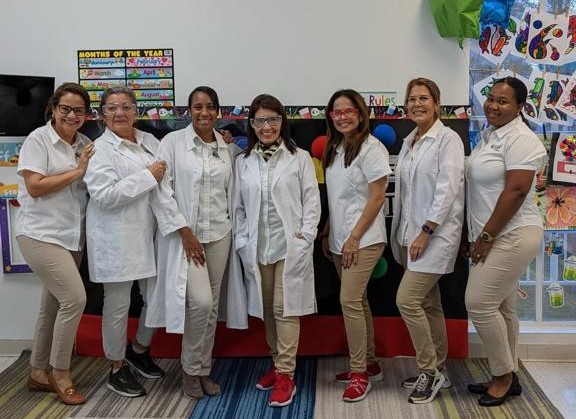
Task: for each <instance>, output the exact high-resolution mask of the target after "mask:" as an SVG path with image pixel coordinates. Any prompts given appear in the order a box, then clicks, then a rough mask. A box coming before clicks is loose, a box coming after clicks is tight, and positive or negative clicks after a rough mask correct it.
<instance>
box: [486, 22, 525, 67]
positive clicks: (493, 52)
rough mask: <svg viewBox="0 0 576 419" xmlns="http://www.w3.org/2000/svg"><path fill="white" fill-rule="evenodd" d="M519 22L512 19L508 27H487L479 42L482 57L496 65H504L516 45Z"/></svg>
mask: <svg viewBox="0 0 576 419" xmlns="http://www.w3.org/2000/svg"><path fill="white" fill-rule="evenodd" d="M517 22H518V21H517V20H515V19H513V18H510V20H509V23H508V26H507V27H502V26H499V25H488V26H485V27H484V28H483V29H482V31H481V33H480V38H479V39H478V41H477V42H478V48H479V49H480V52H479V54H480V56H481V57H483V58H486V59H487V60H488V61H490V62H492V63H494V64H498V63H502V62H503V61H504V59H505V58H506V57H507V56H508V54H510V51H511V50H512V47H513V45H514V37H515V36H516V33H517V28H518V23H517Z"/></svg>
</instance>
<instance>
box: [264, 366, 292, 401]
mask: <svg viewBox="0 0 576 419" xmlns="http://www.w3.org/2000/svg"><path fill="white" fill-rule="evenodd" d="M295 393H296V383H295V382H294V379H293V378H292V377H290V376H289V375H288V374H282V373H280V372H276V381H275V382H274V388H273V389H272V393H270V398H269V399H268V404H269V405H270V406H272V407H281V406H288V405H289V404H290V403H292V400H293V399H294V394H295Z"/></svg>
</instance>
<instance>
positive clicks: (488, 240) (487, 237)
mask: <svg viewBox="0 0 576 419" xmlns="http://www.w3.org/2000/svg"><path fill="white" fill-rule="evenodd" d="M480 240H482V241H483V242H484V243H491V242H493V241H494V236H493V235H492V234H490V233H488V232H487V231H483V232H482V233H480Z"/></svg>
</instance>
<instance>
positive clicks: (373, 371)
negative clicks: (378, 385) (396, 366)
mask: <svg viewBox="0 0 576 419" xmlns="http://www.w3.org/2000/svg"><path fill="white" fill-rule="evenodd" d="M366 372H367V373H368V377H370V381H382V379H383V378H384V375H383V374H382V370H381V369H380V364H378V362H374V363H373V364H370V365H366ZM336 381H338V382H339V383H347V382H348V381H350V371H345V372H341V373H339V374H336Z"/></svg>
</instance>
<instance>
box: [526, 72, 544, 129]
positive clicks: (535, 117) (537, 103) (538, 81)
mask: <svg viewBox="0 0 576 419" xmlns="http://www.w3.org/2000/svg"><path fill="white" fill-rule="evenodd" d="M544 85H545V80H544V75H543V74H541V73H539V72H537V71H536V70H534V71H533V72H532V75H531V76H530V79H529V80H528V81H527V82H526V87H528V99H527V100H526V103H525V104H524V116H525V117H526V118H528V119H529V120H532V121H534V122H536V123H538V122H539V121H540V110H541V109H540V108H541V104H542V94H543V92H544Z"/></svg>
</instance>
